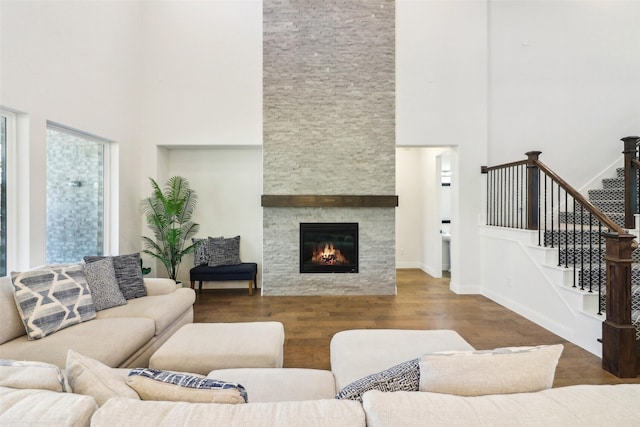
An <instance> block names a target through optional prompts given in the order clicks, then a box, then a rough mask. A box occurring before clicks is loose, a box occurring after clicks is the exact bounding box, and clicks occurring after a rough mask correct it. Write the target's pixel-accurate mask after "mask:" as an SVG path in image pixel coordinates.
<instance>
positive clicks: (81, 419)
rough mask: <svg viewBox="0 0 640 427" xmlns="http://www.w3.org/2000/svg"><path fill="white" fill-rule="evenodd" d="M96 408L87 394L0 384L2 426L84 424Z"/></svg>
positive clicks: (50, 426)
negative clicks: (20, 387) (2, 385)
mask: <svg viewBox="0 0 640 427" xmlns="http://www.w3.org/2000/svg"><path fill="white" fill-rule="evenodd" d="M96 409H98V405H96V401H95V400H93V398H92V397H90V396H81V395H79V394H73V393H58V392H55V391H49V390H37V389H14V388H6V387H0V425H2V426H47V427H56V426H69V427H70V426H73V427H76V426H78V427H82V426H88V425H89V423H90V421H91V416H92V415H93V413H94V412H95V411H96Z"/></svg>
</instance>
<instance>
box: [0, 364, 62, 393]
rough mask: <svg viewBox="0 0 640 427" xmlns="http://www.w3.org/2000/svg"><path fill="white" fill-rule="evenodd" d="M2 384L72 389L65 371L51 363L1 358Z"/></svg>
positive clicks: (53, 389)
mask: <svg viewBox="0 0 640 427" xmlns="http://www.w3.org/2000/svg"><path fill="white" fill-rule="evenodd" d="M0 386H2V387H12V388H37V389H41V390H51V391H58V392H67V391H69V392H70V391H71V389H70V387H69V384H67V378H66V377H65V375H64V372H62V370H61V369H60V368H59V367H57V366H56V365H52V364H50V363H44V362H32V361H28V360H7V359H0Z"/></svg>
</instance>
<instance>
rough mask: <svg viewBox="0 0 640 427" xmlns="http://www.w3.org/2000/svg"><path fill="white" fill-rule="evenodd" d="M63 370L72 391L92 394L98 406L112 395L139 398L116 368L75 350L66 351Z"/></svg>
mask: <svg viewBox="0 0 640 427" xmlns="http://www.w3.org/2000/svg"><path fill="white" fill-rule="evenodd" d="M65 372H66V375H67V379H68V380H69V385H70V386H71V389H72V390H73V392H74V393H77V394H84V395H86V396H92V397H93V398H94V399H95V400H96V402H97V403H98V406H102V405H104V404H105V402H106V401H107V400H109V399H111V398H112V397H128V398H129V399H140V397H139V396H138V393H136V392H135V391H134V390H133V389H132V388H131V387H129V386H128V385H127V382H126V378H125V377H123V376H122V375H120V374H119V373H118V372H117V370H116V369H114V368H110V367H109V366H107V365H105V364H104V363H101V362H99V361H97V360H95V359H92V358H90V357H87V356H85V355H83V354H80V353H78V352H77V351H73V350H69V352H68V353H67V367H66V368H65Z"/></svg>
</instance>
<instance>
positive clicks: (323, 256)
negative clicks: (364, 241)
mask: <svg viewBox="0 0 640 427" xmlns="http://www.w3.org/2000/svg"><path fill="white" fill-rule="evenodd" d="M357 272H358V223H352V222H349V223H335V222H333V223H306V222H303V223H300V273H357Z"/></svg>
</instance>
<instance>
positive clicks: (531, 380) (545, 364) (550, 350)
mask: <svg viewBox="0 0 640 427" xmlns="http://www.w3.org/2000/svg"><path fill="white" fill-rule="evenodd" d="M562 349H563V346H562V344H556V345H542V346H537V347H509V348H498V349H495V350H488V351H461V352H441V353H434V354H425V355H423V356H422V357H421V358H420V391H431V392H436V393H447V394H456V395H459V396H479V395H483V394H499V393H525V392H531V391H539V390H544V389H547V388H551V386H552V385H553V378H554V376H555V371H556V366H557V365H558V359H560V355H561V354H562Z"/></svg>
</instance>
